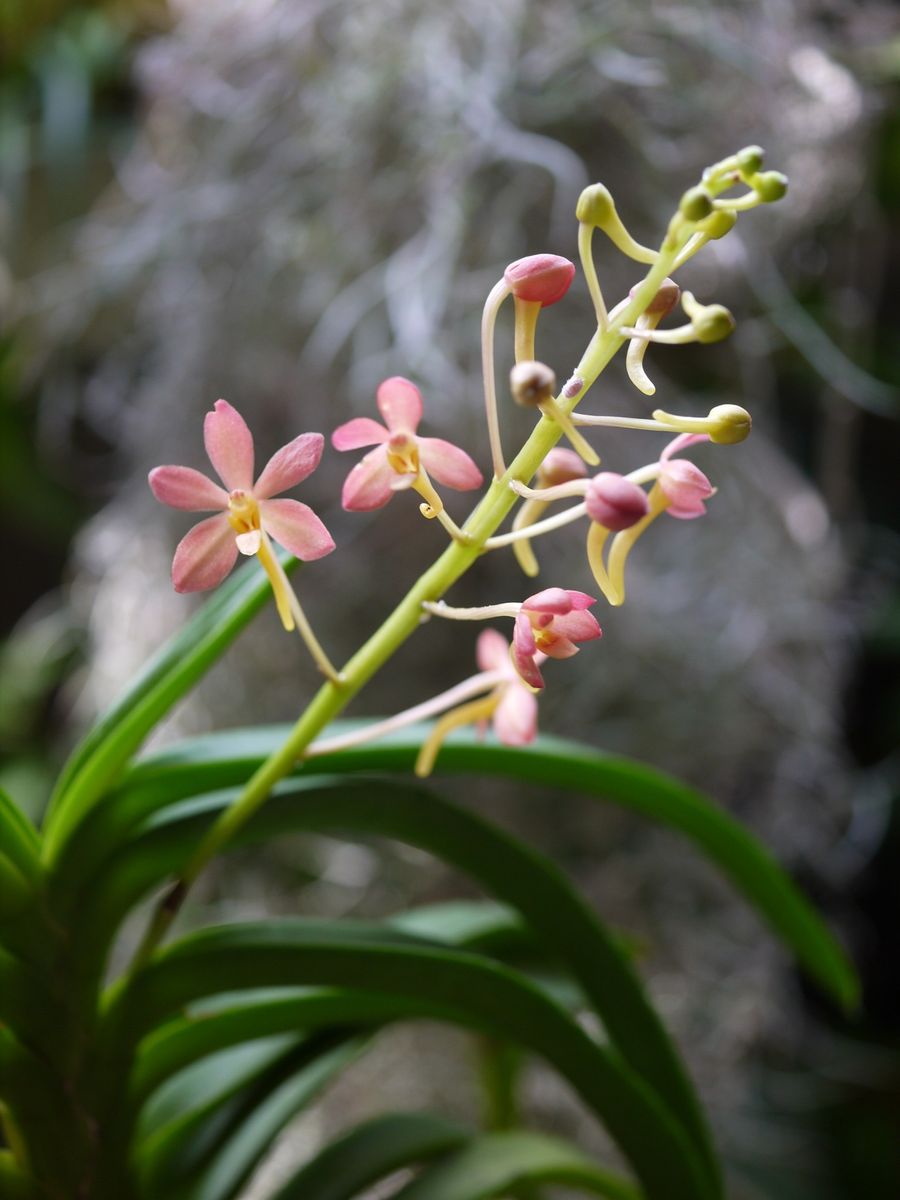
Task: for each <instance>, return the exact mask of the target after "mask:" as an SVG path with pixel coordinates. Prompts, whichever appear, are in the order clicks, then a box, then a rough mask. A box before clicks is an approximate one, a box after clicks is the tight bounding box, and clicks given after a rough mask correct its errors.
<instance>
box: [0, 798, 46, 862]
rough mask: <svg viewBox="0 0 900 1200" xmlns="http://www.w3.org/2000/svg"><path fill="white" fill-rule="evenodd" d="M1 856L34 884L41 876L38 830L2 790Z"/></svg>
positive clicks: (0, 820) (0, 812)
mask: <svg viewBox="0 0 900 1200" xmlns="http://www.w3.org/2000/svg"><path fill="white" fill-rule="evenodd" d="M0 854H2V855H4V856H5V857H6V858H8V859H9V861H10V862H11V863H13V865H14V866H15V867H16V868H17V869H18V871H19V872H20V873H21V874H22V875H24V876H25V878H26V879H28V880H30V881H31V882H32V883H35V882H37V880H38V879H40V876H41V862H40V854H41V843H40V838H39V836H38V832H37V830H36V829H35V828H34V826H33V825H32V824H31V822H30V821H29V820H28V818H27V817H26V816H25V814H24V813H23V812H22V810H21V809H20V808H19V806H18V805H17V804H16V803H15V802H14V801H13V800H12V799H10V797H9V796H7V794H6V792H4V791H3V789H2V788H0Z"/></svg>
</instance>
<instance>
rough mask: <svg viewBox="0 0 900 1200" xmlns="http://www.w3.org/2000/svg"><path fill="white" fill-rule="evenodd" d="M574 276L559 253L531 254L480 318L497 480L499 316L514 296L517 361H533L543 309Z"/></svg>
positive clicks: (499, 286) (495, 291)
mask: <svg viewBox="0 0 900 1200" xmlns="http://www.w3.org/2000/svg"><path fill="white" fill-rule="evenodd" d="M574 277H575V264H574V263H571V262H570V261H569V260H568V259H567V258H562V257H561V256H560V255H558V254H531V255H528V256H527V257H526V258H519V259H516V261H515V262H513V263H510V264H509V266H508V267H507V268H506V270H505V271H504V272H503V278H502V279H500V280H499V281H498V282H497V283H495V284H494V286H493V287H492V288H491V290H490V292H489V293H488V298H487V300H485V302H484V311H483V313H482V316H481V365H482V372H483V377H484V403H485V409H486V413H487V426H488V440H489V441H490V444H491V460H492V462H493V466H494V478H495V479H500V477H501V476H503V475H505V474H506V463H505V461H504V458H503V447H502V445H501V441H500V420H499V417H498V415H497V387H496V382H495V379H494V328H495V326H496V324H497V314H498V312H499V311H500V306H501V304H502V303H503V301H504V300H505V299H506V297H507V296H509V295H512V296H514V297H515V303H516V324H515V353H516V362H517V363H519V362H526V361H532V360H533V359H534V335H535V330H536V328H537V319H538V317H539V316H540V312H541V309H542V308H548V307H549V306H550V305H551V304H556V303H557V301H559V300H561V299H562V298H563V296H564V295H565V294H566V292H567V291H568V290H569V287H570V286H571V283H572V280H573V279H574Z"/></svg>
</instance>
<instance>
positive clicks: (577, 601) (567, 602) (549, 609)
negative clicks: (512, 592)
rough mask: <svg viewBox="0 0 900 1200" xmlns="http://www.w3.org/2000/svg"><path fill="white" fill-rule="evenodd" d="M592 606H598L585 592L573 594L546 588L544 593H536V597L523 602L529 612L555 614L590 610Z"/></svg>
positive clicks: (568, 591)
mask: <svg viewBox="0 0 900 1200" xmlns="http://www.w3.org/2000/svg"><path fill="white" fill-rule="evenodd" d="M592 604H596V600H595V599H594V597H593V596H588V595H587V594H586V593H585V592H573V591H570V590H568V589H567V588H559V587H552V588H544V590H543V591H542V592H536V593H535V595H533V596H529V597H528V599H527V600H523V601H522V607H523V608H524V609H527V610H528V611H529V612H545V613H553V614H556V613H560V614H561V613H568V612H572V610H573V609H575V610H576V611H580V610H581V609H584V608H590V606H591V605H592Z"/></svg>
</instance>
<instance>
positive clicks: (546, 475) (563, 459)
mask: <svg viewBox="0 0 900 1200" xmlns="http://www.w3.org/2000/svg"><path fill="white" fill-rule="evenodd" d="M586 475H587V467H586V466H585V465H584V462H583V461H582V459H581V458H579V456H578V455H577V454H576V453H575V451H574V450H563V449H562V448H560V447H557V448H556V449H554V450H551V451H550V453H549V454H548V455H547V457H546V458H545V459H544V461H543V462H542V463H541V465H540V466H539V467H538V470H537V476H538V482H539V483H540V485H541V487H556V486H557V484H560V483H571V481H572V480H573V479H584V477H585V476H586Z"/></svg>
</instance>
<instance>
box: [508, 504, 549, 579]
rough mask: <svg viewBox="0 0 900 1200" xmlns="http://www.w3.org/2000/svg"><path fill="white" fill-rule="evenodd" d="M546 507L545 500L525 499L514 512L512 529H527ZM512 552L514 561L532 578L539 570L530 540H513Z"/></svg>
mask: <svg viewBox="0 0 900 1200" xmlns="http://www.w3.org/2000/svg"><path fill="white" fill-rule="evenodd" d="M546 507H547V502H546V500H543V501H542V500H526V501H525V503H524V504H523V505H522V507H521V508H520V509H519V511H518V512H517V513H516V516H515V519H514V521H513V529H514V530H522V529H527V528H528V526H529V525H533V524H534V523H535V521H537V520H538V518H539V517H540V516H541V514H542V513H543V512H544V510H545V509H546ZM513 554H515V556H516V562H517V563H518V564H519V566H520V567H521V568H522V570H523V571H524V573H525V574H526V575H527V576H528V577H529V578H530V579H534V577H535V576H536V575H537V574H538V572H539V571H540V567H539V566H538V560H537V558H536V556H535V553H534V550H532V548H531V542H530V541H529V540H527V539H525V540H523V541H521V542H513Z"/></svg>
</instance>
